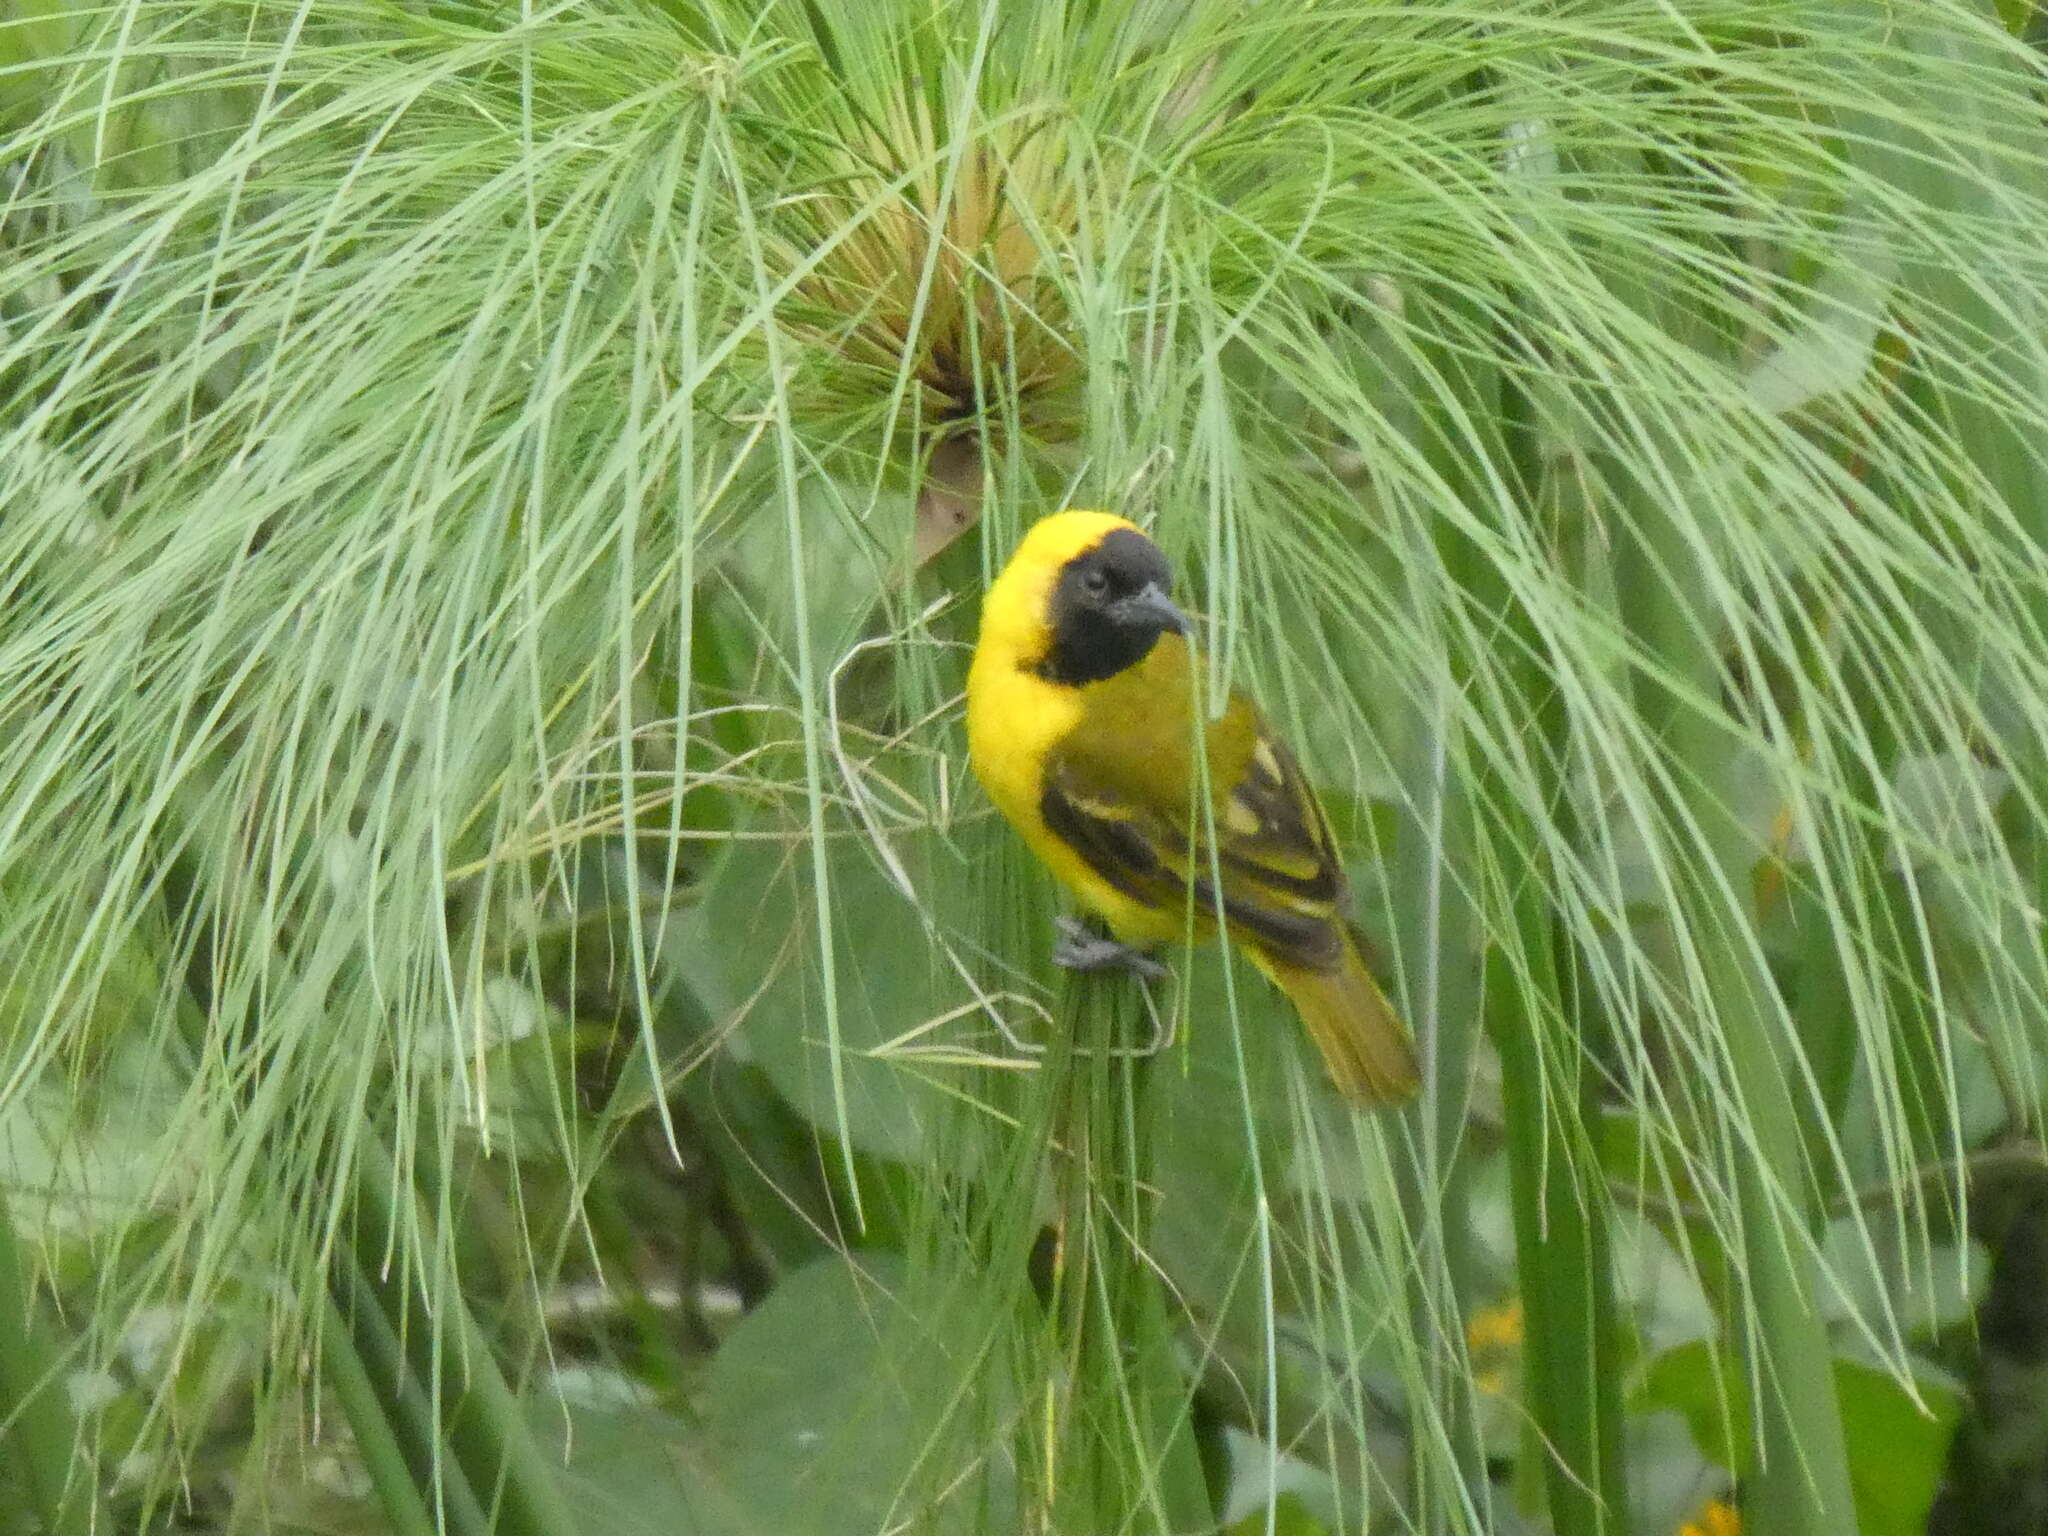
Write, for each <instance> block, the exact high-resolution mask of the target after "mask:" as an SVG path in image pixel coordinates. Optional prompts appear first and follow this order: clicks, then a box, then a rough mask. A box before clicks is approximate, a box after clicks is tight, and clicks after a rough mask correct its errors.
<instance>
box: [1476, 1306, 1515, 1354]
mask: <svg viewBox="0 0 2048 1536" xmlns="http://www.w3.org/2000/svg"><path fill="white" fill-rule="evenodd" d="M1521 1342H1522V1300H1521V1298H1520V1297H1519V1296H1512V1297H1509V1298H1508V1299H1507V1300H1506V1301H1503V1302H1501V1303H1499V1304H1498V1305H1497V1306H1491V1307H1481V1308H1480V1309H1479V1310H1478V1311H1477V1312H1474V1313H1473V1314H1472V1317H1471V1320H1470V1321H1469V1322H1467V1323H1466V1324H1465V1347H1466V1348H1467V1349H1471V1350H1475V1351H1476V1350H1482V1349H1514V1348H1516V1347H1517V1346H1518V1345H1520V1344H1521Z"/></svg>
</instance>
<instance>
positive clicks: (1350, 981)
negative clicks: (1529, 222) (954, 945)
mask: <svg viewBox="0 0 2048 1536" xmlns="http://www.w3.org/2000/svg"><path fill="white" fill-rule="evenodd" d="M1172 584H1173V572H1172V569H1171V568H1170V567H1169V566H1168V564H1167V562H1166V557H1165V556H1164V555H1163V554H1161V553H1160V551H1159V547H1158V546H1157V545H1156V544H1154V543H1153V542H1152V541H1151V540H1150V539H1148V538H1146V537H1145V535H1144V534H1143V533H1141V532H1140V531H1139V530H1138V529H1137V528H1136V527H1135V526H1134V525H1132V524H1131V523H1128V522H1126V521H1125V520H1124V519H1123V518H1120V517H1115V516H1112V515H1111V514H1109V513H1107V512H1060V513H1056V514H1054V515H1053V516H1051V517H1047V518H1044V519H1042V520H1041V521H1039V522H1038V523H1036V524H1034V525H1033V526H1032V528H1031V530H1030V532H1028V533H1027V534H1026V535H1025V536H1024V541H1023V543H1021V544H1019V545H1018V546H1017V552H1016V553H1015V554H1014V555H1012V556H1011V557H1010V563H1009V564H1008V565H1007V566H1005V567H1004V568H1003V573H1002V575H1000V576H999V577H997V578H996V582H995V585H994V586H992V587H991V588H989V592H988V597H987V600H986V601H985V602H984V604H983V606H982V612H981V637H980V640H979V642H978V643H977V644H976V646H975V651H974V665H973V668H972V669H971V670H970V672H969V673H968V677H967V740H968V753H969V757H970V760H971V761H972V763H973V766H974V773H975V777H976V778H978V779H980V780H981V782H982V785H983V787H984V788H986V789H987V790H988V793H989V797H990V798H991V799H992V800H994V801H995V803H996V806H997V808H998V809H999V810H1001V811H1002V813H1003V814H1004V815H1005V816H1006V817H1008V818H1009V820H1010V822H1011V824H1012V825H1013V826H1015V827H1016V828H1017V830H1018V831H1019V832H1020V833H1022V834H1023V837H1024V841H1025V842H1026V844H1028V845H1029V846H1030V849H1031V851H1032V852H1033V853H1035V854H1036V855H1037V856H1038V857H1039V859H1040V860H1041V861H1043V863H1044V864H1045V865H1046V867H1047V868H1049V869H1050V870H1051V871H1052V872H1053V874H1054V875H1056V876H1057V877H1058V878H1059V879H1060V880H1061V881H1062V882H1063V883H1064V884H1065V885H1066V886H1068V887H1069V888H1070V889H1071V890H1072V891H1073V892H1074V894H1075V895H1076V896H1078V897H1079V898H1080V899H1081V902H1082V904H1083V905H1084V906H1086V907H1087V908H1088V909H1089V910H1090V911H1092V912H1093V913H1095V914H1096V915H1097V916H1099V917H1100V918H1102V919H1103V920H1104V921H1106V922H1107V923H1108V925H1109V928H1110V931H1111V932H1112V933H1114V934H1115V935H1116V938H1115V939H1107V938H1103V937H1100V936H1098V935H1094V934H1091V933H1090V932H1089V931H1088V930H1087V929H1085V928H1083V927H1082V926H1081V925H1079V924H1078V923H1073V922H1071V921H1064V922H1063V923H1062V925H1061V937H1060V939H1059V942H1058V944H1057V945H1056V946H1055V948H1054V952H1053V959H1054V961H1055V962H1056V963H1057V964H1060V965H1062V966H1065V967H1068V968H1070V969H1078V970H1098V969H1106V968H1112V967H1123V968H1127V969H1133V970H1137V971H1140V972H1141V973H1146V974H1154V975H1156V974H1159V973H1160V972H1159V967H1158V966H1157V964H1156V963H1155V962H1152V961H1150V960H1149V959H1148V958H1147V957H1146V956H1145V955H1144V954H1143V953H1142V951H1141V949H1140V948H1139V947H1138V946H1153V945H1159V944H1164V943H1167V942H1170V941H1171V940H1174V939H1177V938H1179V937H1181V936H1182V934H1184V933H1185V932H1186V931H1187V924H1188V917H1189V911H1190V908H1191V907H1192V909H1193V914H1194V919H1195V931H1196V933H1197V934H1198V935H1202V936H1208V935H1210V934H1213V933H1214V932H1215V929H1216V909H1217V893H1216V884H1215V880H1214V878H1213V877H1214V874H1215V872H1217V871H1219V870H1220V872H1221V874H1222V886H1223V892H1222V918H1223V927H1224V929H1225V930H1226V932H1227V933H1228V935H1229V936H1230V938H1231V939H1232V940H1234V941H1235V942H1236V943H1237V944H1238V945H1239V946H1241V947H1242V948H1243V949H1244V950H1245V951H1246V952H1247V953H1248V954H1249V955H1250V956H1251V958H1252V960H1253V961H1254V962H1256V963H1257V965H1258V967H1259V969H1260V970H1262V971H1264V972H1265V973H1266V975H1267V976H1269V977H1270V978H1272V980H1273V982H1274V984H1275V985H1277V986H1278V987H1279V988H1280V990H1281V991H1283V992H1285V993H1286V994H1287V996H1288V998H1289V999H1290V1000H1291V1001H1292V1002H1293V1004H1294V1006H1295V1008H1296V1009H1297V1010H1298V1011H1299V1012H1300V1014H1301V1018H1302V1022H1303V1023H1304V1024H1305V1025H1307V1027H1308V1032H1309V1035H1310V1037H1311V1038H1312V1039H1313V1040H1314V1041H1315V1043H1316V1046H1317V1048H1318V1049H1319V1050H1321V1052H1322V1054H1323V1060H1324V1061H1325V1062H1326V1063H1327V1064H1328V1066H1329V1071H1330V1076H1331V1078H1332V1080H1334V1081H1335V1083H1336V1085H1337V1087H1338V1088H1340V1089H1341V1090H1342V1091H1343V1092H1344V1093H1345V1094H1346V1096H1348V1097H1349V1098H1351V1099H1352V1100H1354V1101H1356V1102H1357V1103H1360V1104H1368V1105H1370V1104H1391V1103H1397V1102H1399V1101H1400V1100H1402V1099H1405V1098H1407V1097H1408V1096H1409V1095H1410V1094H1412V1093H1413V1092H1414V1091H1415V1085H1416V1080H1417V1077H1416V1066H1415V1049H1414V1046H1413V1044H1412V1043H1411V1041H1410V1039H1409V1036H1408V1031H1407V1028H1406V1027H1405V1026H1404V1025H1403V1024H1402V1023H1401V1020H1400V1019H1399V1018H1398V1017H1397V1016H1396V1015H1395V1013H1394V1010H1393V1009H1392V1008H1391V1007H1390V1006H1389V1005H1388V1003H1387V1000H1386V997H1385V995H1384V994H1383V993H1382V992H1381V991H1380V989H1379V985H1378V983H1377V982H1375V981H1374V980H1373V978H1372V973H1371V972H1370V971H1369V970H1367V969H1366V965H1365V961H1364V959H1363V957H1362V956H1361V955H1360V953H1359V948H1358V940H1357V937H1356V935H1355V934H1354V933H1353V931H1352V929H1351V926H1350V924H1349V922H1348V921H1347V919H1346V910H1345V909H1346V905H1347V901H1348V893H1347V891H1346V887H1345V881H1344V872H1343V866H1342V864H1341V863H1340V862H1339V860H1338V857H1337V851H1336V849H1335V848H1334V847H1333V846H1332V844H1331V840H1330V828H1329V823H1328V821H1327V820H1326V819H1325V818H1324V816H1323V812H1322V807H1321V806H1319V805H1318V804H1317V803H1316V798H1315V794H1314V792H1313V791H1311V790H1310V788H1309V786H1308V783H1307V781H1306V780H1305V779H1304V778H1303V777H1302V774H1301V769H1300V768H1299V766H1297V764H1296V763H1295V761H1294V755H1293V754H1292V753H1291V752H1289V751H1288V750H1287V748H1286V747H1285V746H1284V745H1283V744H1282V743H1281V742H1279V741H1278V740H1276V739H1275V738H1274V736H1273V735H1272V733H1271V732H1270V731H1269V730H1268V729H1267V727H1266V722H1265V720H1264V718H1263V717H1262V716H1261V715H1260V713H1259V710H1258V706H1256V705H1255V704H1253V703H1252V701H1251V700H1250V699H1248V698H1246V697H1245V696H1244V695H1243V694H1242V693H1233V694H1232V695H1231V697H1230V704H1229V707H1228V708H1227V709H1226V710H1225V711H1224V712H1223V714H1222V716H1221V717H1220V718H1219V719H1216V720H1212V721H1209V722H1208V723H1207V725H1206V726H1205V727H1204V728H1203V742H1202V746H1201V749H1200V750H1201V752H1202V755H1203V757H1205V758H1206V760H1207V767H1208V774H1209V786H1210V790H1211V795H1210V802H1209V812H1208V814H1204V812H1203V810H1202V809H1201V806H1200V804H1199V799H1198V795H1199V785H1200V782H1201V780H1200V762H1199V761H1198V759H1197V756H1196V752H1197V747H1196V740H1195V711H1196V707H1197V706H1196V689H1195V673H1194V666H1195V662H1194V653H1193V652H1192V650H1191V649H1190V647H1189V644H1188V640H1187V638H1186V637H1187V636H1188V635H1189V633H1190V632H1191V629H1192V626H1191V625H1190V623H1189V621H1188V618H1187V615H1185V614H1184V613H1182V612H1181V610H1180V609H1179V608H1177V607H1176V606H1175V605H1174V602H1173V599H1172V598H1171V597H1170V596H1169V595H1168V593H1169V590H1170V588H1171V587H1172ZM1212 820H1213V825H1214V828H1215V835H1216V845H1215V846H1214V847H1213V848H1212V847H1211V845H1210V842H1209V827H1210V825H1211V823H1212ZM1119 941H1122V942H1119Z"/></svg>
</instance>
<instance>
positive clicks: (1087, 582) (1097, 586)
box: [1081, 566, 1109, 597]
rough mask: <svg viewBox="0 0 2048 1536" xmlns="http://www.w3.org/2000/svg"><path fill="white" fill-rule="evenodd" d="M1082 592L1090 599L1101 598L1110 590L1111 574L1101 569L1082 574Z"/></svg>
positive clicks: (1097, 568)
mask: <svg viewBox="0 0 2048 1536" xmlns="http://www.w3.org/2000/svg"><path fill="white" fill-rule="evenodd" d="M1081 590H1082V591H1084V592H1086V593H1087V594H1088V595H1089V596H1090V597H1100V596H1102V594H1103V593H1105V592H1107V591H1108V590H1109V572H1107V571H1105V570H1103V569H1102V568H1101V567H1099V566H1098V567H1096V568H1095V569H1094V570H1091V571H1083V572H1082V573H1081Z"/></svg>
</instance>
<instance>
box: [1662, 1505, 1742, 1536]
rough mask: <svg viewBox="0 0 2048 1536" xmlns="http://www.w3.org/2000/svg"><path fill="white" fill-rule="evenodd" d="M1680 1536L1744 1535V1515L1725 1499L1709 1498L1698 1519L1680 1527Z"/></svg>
mask: <svg viewBox="0 0 2048 1536" xmlns="http://www.w3.org/2000/svg"><path fill="white" fill-rule="evenodd" d="M1678 1536H1742V1516H1741V1514H1740V1513H1739V1512H1738V1511H1737V1510H1736V1508H1735V1506H1734V1505H1733V1504H1730V1503H1729V1502H1727V1500H1725V1499H1709V1500H1708V1501H1707V1505H1706V1507H1705V1508H1704V1509H1702V1510H1701V1511H1700V1515H1699V1518H1698V1519H1697V1520H1688V1521H1687V1522H1686V1523H1685V1524H1684V1525H1681V1526H1680V1527H1679V1528H1678Z"/></svg>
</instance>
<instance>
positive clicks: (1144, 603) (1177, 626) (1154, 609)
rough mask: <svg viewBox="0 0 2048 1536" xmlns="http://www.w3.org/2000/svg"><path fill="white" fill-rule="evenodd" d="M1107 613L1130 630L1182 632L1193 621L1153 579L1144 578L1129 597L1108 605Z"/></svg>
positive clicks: (1190, 628) (1191, 629)
mask: <svg viewBox="0 0 2048 1536" xmlns="http://www.w3.org/2000/svg"><path fill="white" fill-rule="evenodd" d="M1110 613H1111V615H1112V616H1113V617H1114V618H1115V619H1116V621H1117V623H1119V624H1124V625H1128V626H1130V627H1131V628H1132V629H1152V630H1159V629H1174V630H1178V631H1180V633H1182V634H1184V635H1190V634H1193V633H1194V630H1195V626H1194V622H1193V621H1192V620H1191V619H1189V618H1188V616H1187V615H1186V614H1185V613H1182V612H1181V611H1180V607H1179V605H1178V604H1176V603H1175V602H1174V600H1173V599H1172V598H1170V597H1168V596H1167V595H1166V594H1165V593H1164V592H1162V591H1161V590H1160V589H1159V583H1158V582H1156V581H1148V582H1146V583H1145V585H1144V586H1142V587H1140V588H1138V590H1137V591H1135V592H1133V593H1132V594H1131V595H1130V596H1129V597H1125V598H1119V599H1118V600H1117V601H1116V602H1114V603H1112V604H1111V605H1110Z"/></svg>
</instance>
